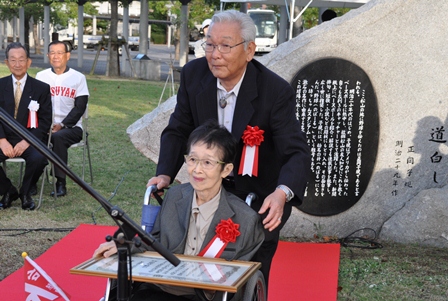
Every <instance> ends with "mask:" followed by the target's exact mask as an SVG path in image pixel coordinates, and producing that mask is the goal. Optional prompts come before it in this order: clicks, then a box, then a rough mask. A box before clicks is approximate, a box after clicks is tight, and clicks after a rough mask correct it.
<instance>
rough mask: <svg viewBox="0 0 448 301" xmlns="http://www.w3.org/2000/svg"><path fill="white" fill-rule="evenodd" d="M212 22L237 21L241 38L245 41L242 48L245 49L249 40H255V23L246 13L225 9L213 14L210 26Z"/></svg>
mask: <svg viewBox="0 0 448 301" xmlns="http://www.w3.org/2000/svg"><path fill="white" fill-rule="evenodd" d="M214 23H237V24H238V25H239V27H240V29H241V38H243V40H244V41H245V43H244V49H247V45H248V43H249V42H255V36H256V33H257V32H256V29H255V23H254V21H253V20H252V18H251V17H250V16H249V15H248V14H245V13H242V12H239V11H236V10H225V11H222V12H219V13H217V14H215V15H213V17H212V22H211V24H210V27H212V26H213V24H214Z"/></svg>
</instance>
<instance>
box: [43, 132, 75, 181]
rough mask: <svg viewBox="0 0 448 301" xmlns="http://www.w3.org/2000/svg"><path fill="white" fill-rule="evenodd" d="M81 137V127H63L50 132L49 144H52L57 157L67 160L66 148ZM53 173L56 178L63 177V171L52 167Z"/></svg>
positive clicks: (65, 161)
mask: <svg viewBox="0 0 448 301" xmlns="http://www.w3.org/2000/svg"><path fill="white" fill-rule="evenodd" d="M81 139H82V129H81V128H80V127H77V126H75V127H72V128H64V129H61V130H59V131H57V132H56V133H53V134H51V144H52V145H53V148H52V149H53V152H54V153H55V154H56V155H58V157H59V158H61V159H62V161H64V163H65V164H67V162H68V148H69V147H70V146H71V145H72V144H75V143H78V142H79V141H81ZM54 173H55V176H56V177H57V178H60V179H65V177H66V175H65V173H64V172H63V171H62V170H61V169H59V168H57V167H56V166H55V167H54Z"/></svg>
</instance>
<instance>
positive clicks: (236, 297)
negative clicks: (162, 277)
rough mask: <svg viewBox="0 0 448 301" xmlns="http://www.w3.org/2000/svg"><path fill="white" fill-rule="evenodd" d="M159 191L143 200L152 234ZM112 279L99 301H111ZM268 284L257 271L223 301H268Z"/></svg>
mask: <svg viewBox="0 0 448 301" xmlns="http://www.w3.org/2000/svg"><path fill="white" fill-rule="evenodd" d="M156 190H157V189H156V188H155V186H150V187H148V188H147V189H146V192H145V196H144V200H143V208H142V220H141V225H142V228H143V230H145V231H146V232H148V233H150V232H151V230H152V226H153V225H154V221H155V217H156V216H157V214H155V215H154V214H152V213H150V212H151V211H152V210H154V209H156V208H155V207H160V206H154V205H151V204H150V198H151V195H152V194H153V195H154V196H155V198H156V199H157V201H158V203H159V205H161V204H162V202H163V200H162V198H161V197H160V196H159V195H158V194H156V193H153V192H155V191H156ZM255 198H256V195H255V194H253V193H250V194H249V195H248V196H247V197H246V200H245V202H246V204H248V205H249V206H250V205H251V203H252V201H253V200H255ZM156 212H157V213H158V210H157V209H156ZM111 280H112V279H108V282H107V287H106V292H105V295H104V297H102V298H101V299H100V300H99V301H109V295H110V287H111V282H112V281H111ZM266 299H267V296H266V283H265V280H264V276H263V273H262V272H261V271H260V270H257V271H256V272H255V273H254V274H253V275H252V276H251V277H250V278H249V280H248V281H247V282H246V284H245V285H244V286H243V287H242V288H241V289H240V290H238V291H237V292H236V293H235V294H233V296H232V297H230V299H229V298H228V294H227V292H224V294H223V298H222V300H223V301H266Z"/></svg>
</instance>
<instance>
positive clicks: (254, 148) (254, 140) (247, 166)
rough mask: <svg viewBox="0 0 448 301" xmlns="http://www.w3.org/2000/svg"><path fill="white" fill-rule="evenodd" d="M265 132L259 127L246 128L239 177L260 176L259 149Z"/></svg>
mask: <svg viewBox="0 0 448 301" xmlns="http://www.w3.org/2000/svg"><path fill="white" fill-rule="evenodd" d="M263 134H264V131H263V130H260V128H259V127H258V126H254V127H252V126H250V125H248V126H247V127H246V130H245V131H244V132H243V137H242V138H243V142H244V147H243V153H242V155H241V163H240V168H239V170H238V174H239V175H243V176H244V175H249V176H255V177H256V176H258V147H259V146H260V144H261V142H263V141H264V137H263Z"/></svg>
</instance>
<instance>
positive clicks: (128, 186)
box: [0, 64, 448, 301]
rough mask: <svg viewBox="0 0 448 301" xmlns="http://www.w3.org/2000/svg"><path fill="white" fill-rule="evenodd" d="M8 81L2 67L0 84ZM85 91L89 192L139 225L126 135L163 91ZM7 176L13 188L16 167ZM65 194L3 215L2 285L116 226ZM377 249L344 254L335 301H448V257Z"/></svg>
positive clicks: (77, 154) (143, 163)
mask: <svg viewBox="0 0 448 301" xmlns="http://www.w3.org/2000/svg"><path fill="white" fill-rule="evenodd" d="M37 71H38V69H33V68H32V69H30V70H29V73H30V75H32V76H35V74H36V72H37ZM8 74H9V71H8V70H7V68H6V66H5V65H3V64H0V76H5V75H8ZM88 86H89V90H90V98H89V130H88V132H89V142H90V146H91V157H92V164H93V173H94V181H93V184H92V187H93V188H94V189H95V190H96V191H97V192H98V193H100V194H101V195H102V196H104V198H106V199H108V200H110V202H111V203H112V204H114V205H119V206H120V207H121V208H122V209H123V210H124V211H125V212H126V213H127V214H128V215H129V216H130V217H131V218H133V219H134V220H136V221H137V222H138V221H139V219H140V211H141V204H142V200H143V196H144V193H145V185H146V182H147V181H148V179H149V178H150V177H151V176H153V175H154V168H155V164H154V163H153V162H151V161H149V159H147V158H146V157H144V156H143V155H142V154H141V153H140V152H138V151H137V150H136V149H135V147H134V146H133V145H132V143H131V142H130V140H129V138H128V136H127V134H126V129H127V127H128V126H129V125H131V124H132V123H133V122H135V121H136V120H137V119H139V118H141V117H142V116H143V115H145V114H146V113H148V112H150V111H151V110H153V109H154V108H155V107H156V106H157V104H158V101H159V98H160V94H161V92H162V89H163V86H164V83H163V82H148V81H140V80H129V79H109V78H105V77H99V76H88ZM166 98H167V97H164V98H163V99H166ZM81 158H82V154H81V149H79V148H78V149H71V150H70V153H69V167H70V168H71V169H72V170H73V171H74V172H75V173H77V174H78V175H80V174H81ZM9 170H10V176H11V178H12V179H13V180H15V181H16V179H17V176H18V175H17V171H15V168H14V166H11V167H10V169H9ZM87 179H88V178H87ZM67 188H68V195H67V196H65V197H63V198H59V199H57V200H54V199H53V198H51V197H50V196H49V194H50V192H51V190H52V189H51V187H50V185H46V186H45V195H44V196H45V199H44V201H43V205H42V207H41V209H39V210H38V211H33V212H26V211H23V210H22V209H21V208H20V202H18V201H16V202H14V203H13V206H12V208H9V209H8V210H3V211H0V262H1V269H0V280H1V279H3V278H5V277H6V276H7V275H9V274H10V273H12V272H14V271H15V270H17V269H18V268H20V267H21V266H22V264H23V260H22V258H21V253H22V252H23V251H27V252H28V254H29V255H30V257H31V258H36V257H38V256H39V255H41V254H42V253H43V252H45V250H47V249H48V248H49V247H50V246H52V245H53V244H54V243H56V242H57V241H58V240H59V239H61V238H62V237H63V236H65V235H66V234H67V233H68V232H67V230H66V228H69V229H70V228H75V227H77V226H78V225H79V224H80V223H97V224H103V225H111V224H113V221H112V219H111V218H110V217H109V216H108V215H107V214H106V212H105V211H104V209H103V208H102V207H100V205H99V203H98V202H97V201H96V200H95V199H93V198H92V197H91V196H90V195H88V194H87V193H86V192H85V191H84V190H82V189H81V188H79V186H78V185H77V184H75V183H74V182H73V181H71V180H70V179H68V185H67ZM26 229H32V231H27V230H26ZM317 241H319V240H317ZM99 243H100V242H99ZM381 243H382V244H383V246H384V247H383V248H382V249H375V250H365V249H354V248H341V260H340V267H339V289H338V290H339V293H338V300H347V301H348V300H356V301H357V300H366V301H371V300H416V301H417V300H419V301H420V300H448V250H445V249H438V248H431V247H423V246H417V245H400V244H394V243H389V242H381ZM80 247H82V246H80ZM298 256H300V254H298ZM293 301H295V300H293ZM311 301H319V300H311Z"/></svg>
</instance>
